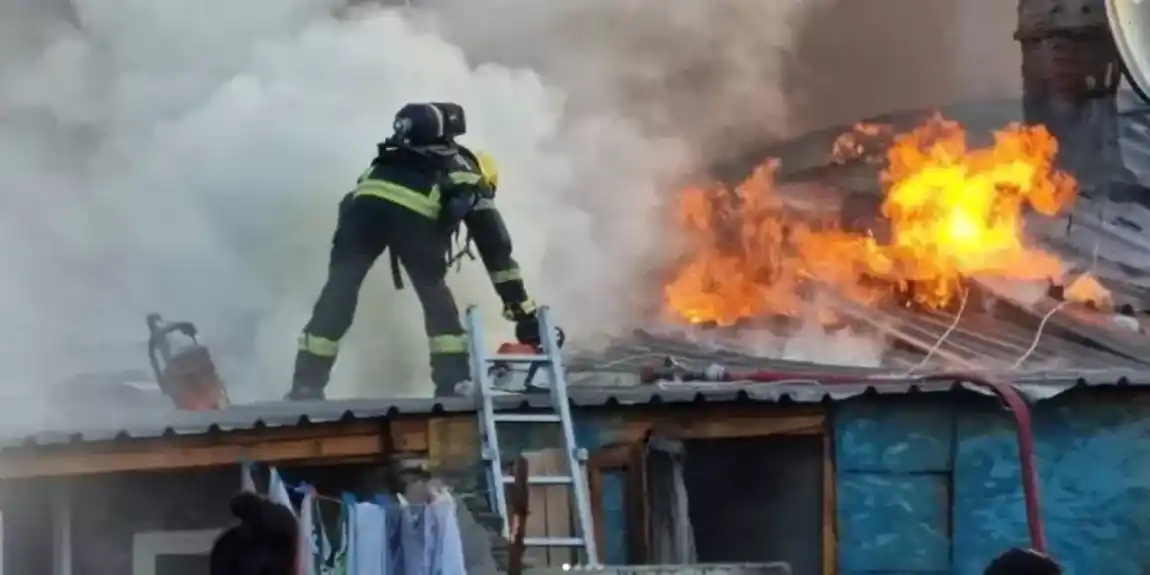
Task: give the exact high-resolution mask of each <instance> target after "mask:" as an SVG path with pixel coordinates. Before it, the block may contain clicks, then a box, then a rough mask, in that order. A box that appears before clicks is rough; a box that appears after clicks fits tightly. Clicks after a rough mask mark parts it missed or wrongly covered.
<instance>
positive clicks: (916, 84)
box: [0, 0, 960, 412]
mask: <svg viewBox="0 0 1150 575" xmlns="http://www.w3.org/2000/svg"><path fill="white" fill-rule="evenodd" d="M335 1H336V0H248V1H245V2H232V1H225V0H196V1H195V2H192V1H189V0H170V1H165V2H155V1H149V0H73V2H72V4H71V5H68V4H66V0H0V259H2V260H3V263H4V264H5V265H4V274H3V276H0V296H3V297H2V298H0V314H2V317H3V318H4V320H5V322H6V328H7V332H8V333H7V335H8V337H6V338H5V343H4V345H3V347H0V361H2V365H0V389H2V390H3V393H4V394H5V395H8V396H11V397H13V398H22V399H17V400H15V401H9V402H8V404H10V405H14V406H18V407H19V408H20V409H21V410H22V411H24V412H27V411H28V409H27V408H29V407H30V402H32V401H33V400H32V399H30V398H31V397H32V396H35V395H36V394H37V393H38V390H40V389H41V388H42V387H43V386H45V385H47V384H49V383H51V382H53V381H56V380H59V379H60V378H64V377H67V376H70V375H73V374H76V373H83V372H98V371H102V370H121V369H125V368H127V367H143V366H145V365H146V364H145V357H144V347H143V341H144V338H145V336H146V333H145V328H144V323H143V318H144V315H145V313H147V312H150V311H158V312H160V313H163V314H164V315H165V316H168V317H169V318H173V319H190V320H193V321H195V322H196V323H197V324H198V325H199V326H200V328H201V330H202V331H203V332H204V334H205V336H206V337H207V338H208V342H209V344H210V345H211V347H212V350H213V353H214V354H215V355H216V356H217V359H218V361H219V363H220V364H221V368H222V370H223V372H224V375H225V376H226V378H227V379H228V381H229V384H230V385H231V387H232V392H233V395H234V396H235V398H236V399H238V400H251V399H270V398H274V397H276V396H278V395H280V394H281V393H282V392H283V391H285V390H286V387H287V385H288V380H289V376H290V370H291V359H292V356H293V354H294V340H295V337H296V334H297V333H298V332H299V330H300V329H301V327H302V326H303V324H304V322H305V321H306V318H307V316H308V314H309V312H310V308H311V305H312V303H313V301H314V298H315V297H316V295H317V294H318V291H319V288H320V285H321V283H322V281H323V277H324V273H325V268H326V259H327V249H328V242H329V239H330V234H331V232H332V227H333V225H334V220H335V209H336V203H337V202H338V200H339V198H340V197H341V196H342V194H343V193H344V192H346V191H347V189H348V187H349V186H350V185H351V183H352V179H353V178H354V176H355V175H356V174H358V172H359V171H360V170H361V169H362V168H363V167H364V166H365V164H366V162H368V160H369V159H370V157H371V155H372V153H373V150H374V148H373V146H374V144H375V143H376V142H377V141H379V140H380V139H381V138H383V137H384V136H385V135H386V133H387V131H388V130H389V128H390V124H391V121H390V120H391V116H392V114H393V113H394V111H395V109H396V108H397V107H398V106H400V105H401V104H403V103H404V102H407V101H419V100H430V99H436V100H450V101H457V102H459V103H461V104H463V105H464V106H465V107H466V108H467V110H468V116H469V123H470V128H471V133H470V134H469V135H468V136H467V137H465V141H466V142H467V143H469V144H472V145H474V146H477V147H482V148H485V149H487V150H489V151H491V152H492V153H493V154H494V155H495V156H496V158H498V159H499V161H500V163H501V168H502V174H503V182H504V183H503V185H502V188H501V190H500V198H499V200H498V202H499V204H500V206H501V208H502V210H503V212H504V215H505V217H506V219H507V222H508V225H509V227H510V230H511V233H512V235H513V237H514V239H515V245H516V256H517V259H518V260H519V261H520V263H521V266H522V268H523V271H524V274H525V275H526V278H527V281H528V287H529V289H530V290H531V291H532V292H533V294H534V295H535V296H536V298H537V299H539V300H542V301H544V302H547V303H551V304H553V305H554V306H555V308H556V310H557V312H558V313H559V319H560V321H561V322H562V323H563V324H564V325H565V327H567V328H568V329H567V330H568V332H569V334H570V335H571V336H572V338H573V343H574V344H575V345H581V346H584V347H587V346H594V345H595V344H596V343H597V342H601V341H605V340H604V339H602V338H601V337H600V336H604V335H617V334H622V333H625V332H626V331H628V330H630V329H631V328H633V327H634V326H636V325H637V324H638V322H639V320H640V319H641V318H643V317H644V314H645V313H646V312H647V311H649V309H650V308H651V307H652V306H653V305H655V306H657V303H658V301H657V300H658V295H657V294H658V291H657V289H654V288H653V287H652V286H651V285H649V284H648V283H646V282H648V281H651V279H650V277H649V273H650V272H651V271H653V270H657V269H658V268H659V265H660V263H662V262H661V258H663V257H664V256H666V255H667V254H668V253H673V250H668V249H667V247H666V244H667V242H668V240H669V238H667V237H666V236H665V232H664V231H663V230H664V227H663V225H662V224H663V222H665V217H664V214H663V213H662V212H661V211H660V209H661V204H660V190H665V189H673V186H670V185H668V182H669V181H671V180H672V179H673V178H675V177H676V176H678V175H680V174H684V173H688V174H690V173H697V171H698V170H699V169H700V164H705V163H706V162H711V161H714V160H716V159H724V158H726V157H728V156H730V155H731V154H732V152H737V151H740V150H743V149H744V148H746V147H747V146H749V145H751V144H754V143H756V142H759V141H764V140H765V141H770V140H772V139H774V138H777V137H779V136H781V135H794V134H796V133H797V132H801V131H802V130H805V129H808V128H810V127H812V126H816V125H825V124H826V122H828V121H832V120H834V121H838V120H840V119H841V120H843V121H845V120H847V119H850V118H853V117H855V116H856V115H857V114H862V113H875V112H882V111H888V110H890V109H896V108H899V107H903V106H904V105H909V104H914V105H916V106H919V105H927V104H929V102H928V101H929V100H932V99H935V100H937V99H938V98H940V96H937V93H938V92H939V91H940V90H942V88H940V86H942V84H941V83H940V82H939V81H938V78H936V77H934V76H938V75H942V76H947V75H948V72H947V70H948V69H950V67H951V65H950V64H945V65H942V66H940V65H939V62H938V60H939V58H935V59H934V61H933V62H926V59H925V58H924V57H921V55H922V54H924V53H925V52H924V49H923V46H924V43H930V42H934V43H935V44H939V45H941V43H944V42H943V40H942V39H941V36H938V35H937V34H927V35H926V36H924V37H923V38H918V39H916V40H915V42H914V43H913V44H914V46H915V48H908V47H907V46H906V45H905V43H903V44H899V43H897V42H885V41H879V40H875V39H874V38H884V37H886V36H887V35H883V34H881V33H879V34H876V33H875V29H876V26H878V24H882V25H884V26H886V27H887V28H888V29H889V28H898V29H905V26H904V24H902V23H903V22H905V21H906V19H905V18H902V17H900V16H899V15H900V14H902V13H903V11H905V10H906V9H907V7H908V6H919V5H920V4H922V2H921V1H920V0H889V1H885V2H883V3H882V6H883V7H882V9H881V10H880V9H878V8H874V9H868V10H870V12H868V14H869V16H868V18H869V19H868V21H869V22H870V23H871V24H872V25H870V26H864V28H867V29H866V30H865V31H864V32H865V34H862V33H860V34H855V35H852V36H850V37H849V38H850V41H849V42H848V41H847V40H845V39H844V38H845V36H843V33H842V31H841V30H840V29H835V28H834V27H829V26H828V25H827V23H828V22H840V21H841V22H840V23H841V24H843V25H845V24H846V23H848V22H852V21H853V19H852V17H850V16H849V14H848V17H839V16H835V14H840V13H843V10H846V12H847V13H850V14H853V12H850V8H849V7H850V6H856V5H857V2H851V1H850V0H820V1H817V2H810V1H808V0H789V1H787V2H761V1H758V0H747V1H740V0H723V1H719V0H715V1H714V2H708V3H705V4H706V8H704V7H703V5H702V4H699V3H697V2H690V1H688V0H678V1H670V0H666V1H663V0H661V1H646V0H643V1H629V2H620V1H614V0H610V1H608V0H596V1H594V2H592V1H588V2H581V3H563V2H559V3H541V2H535V1H531V0H487V1H485V2H483V3H477V2H458V1H454V0H440V1H439V2H438V3H439V4H442V6H439V7H438V8H439V9H438V11H437V13H436V14H434V15H430V16H429V15H426V14H424V15H419V16H418V17H415V16H413V15H412V14H411V13H405V12H401V11H398V10H396V9H384V8H378V7H375V8H372V7H361V8H359V9H357V10H346V9H344V8H343V7H337V6H334V5H333V4H332V2H335ZM951 3H952V4H955V5H958V4H960V3H958V2H951ZM935 4H939V3H938V2H935V3H932V4H931V5H932V6H935ZM943 4H946V2H943ZM941 5H942V4H939V6H941ZM936 8H937V9H936ZM836 10H837V12H836ZM924 10H926V9H925V8H924ZM930 10H933V12H930V14H926V16H931V18H932V20H931V22H936V23H945V22H947V21H949V20H950V19H951V16H952V14H951V12H948V11H947V10H946V9H943V8H938V7H934V8H931V9H930ZM336 13H339V14H341V15H340V16H339V17H337V16H335V15H334V14H336ZM884 14H885V16H884ZM948 14H950V15H948ZM924 17H925V16H924ZM916 21H917V20H916ZM912 28H913V27H912ZM918 28H923V27H922V26H919V27H918ZM923 29H926V28H923ZM445 38H450V41H448V40H445ZM936 39H937V40H936ZM871 45H874V46H878V48H876V49H874V50H870V51H867V50H862V49H860V48H865V47H866V46H871ZM932 45H933V44H932ZM465 51H466V55H465ZM945 51H946V50H945V49H939V50H934V52H938V53H939V54H943V53H945ZM934 52H932V53H934ZM894 53H897V54H903V55H907V54H914V55H915V57H916V58H917V60H921V61H922V62H923V63H922V64H921V65H919V66H917V67H914V68H913V69H911V68H910V67H909V66H906V67H904V66H901V65H900V66H894V65H891V64H890V62H889V60H890V55H891V54H894ZM859 54H869V57H867V58H863V59H862V60H859V59H858V58H857V57H856V55H859ZM948 57H949V56H948ZM492 62H497V63H492ZM878 69H882V70H885V72H884V74H885V75H884V76H883V78H882V81H868V80H867V76H866V74H869V73H870V71H872V70H878ZM903 69H906V70H911V71H908V72H906V73H904V74H903V76H905V78H903V80H906V79H909V80H910V81H911V82H910V83H911V84H913V85H906V84H907V83H906V82H903V83H901V84H900V83H899V82H898V81H897V80H898V79H899V78H900V77H896V76H897V75H898V74H897V73H898V71H899V70H903ZM928 71H929V72H930V74H934V76H929V77H928V73H927V72H928ZM872 80H873V78H872ZM948 85H951V84H948ZM860 92H865V93H866V95H867V97H866V98H865V99H863V100H861V103H858V104H857V105H856V104H853V103H852V102H854V101H855V100H856V99H858V98H859V97H860V96H859V94H860ZM920 92H929V95H924V96H922V97H921V98H903V99H898V98H894V99H893V100H890V98H892V97H894V96H895V95H899V94H902V95H905V94H910V93H920ZM832 100H833V101H834V102H837V104H835V105H834V106H830V105H829V104H827V103H826V102H829V101H832ZM904 100H905V101H904ZM888 101H889V102H893V103H891V104H890V105H889V106H886V105H885V103H887V102H888ZM939 103H942V102H939ZM828 107H833V108H834V110H833V111H834V113H833V114H830V115H827V114H824V110H825V109H826V108H828ZM796 110H797V111H796ZM684 142H689V143H691V144H693V146H692V147H684V146H683V143H684ZM819 153H823V152H822V151H820V152H819ZM384 263H385V262H384ZM381 270H382V271H381ZM654 281H656V284H657V278H656V279H655V280H654ZM450 282H451V283H452V285H453V286H454V287H455V288H456V294H457V298H458V300H459V303H460V306H461V307H463V306H466V305H467V304H470V303H479V304H481V306H482V309H483V310H484V313H485V316H486V318H487V319H488V321H487V322H486V325H487V327H488V328H489V330H490V331H491V334H489V336H490V337H489V338H488V339H489V340H493V339H495V338H500V337H506V335H507V329H506V326H505V325H504V324H503V323H502V322H501V320H499V319H496V317H497V315H498V311H499V305H498V302H497V301H496V300H495V298H494V296H493V293H492V290H491V288H490V286H489V285H488V283H487V279H486V277H485V274H484V273H483V270H482V266H481V265H480V264H478V263H471V264H469V265H467V266H465V271H464V272H463V273H462V274H460V275H452V277H451V278H450ZM360 302H361V309H360V311H359V313H358V314H357V318H356V325H355V327H353V329H352V332H351V334H350V335H349V337H348V338H347V339H346V340H345V344H346V347H345V351H344V353H343V356H342V357H341V360H340V362H339V365H338V366H337V368H336V374H335V385H334V389H333V390H332V391H333V393H334V394H336V395H382V394H396V393H419V394H422V393H426V392H427V391H428V385H427V383H426V375H427V373H426V366H425V364H426V359H425V352H426V344H425V343H424V339H423V333H422V332H423V330H422V323H423V322H422V319H421V316H420V311H419V308H418V305H417V302H416V300H415V296H414V294H413V293H412V292H411V290H410V289H408V290H405V291H403V292H399V293H396V292H395V291H394V290H393V289H392V287H391V285H390V277H389V274H388V273H387V266H386V265H377V269H376V271H375V272H374V273H373V274H372V275H371V276H370V277H369V280H368V283H367V284H366V285H365V286H364V289H363V291H362V293H361V300H360ZM489 343H493V342H489Z"/></svg>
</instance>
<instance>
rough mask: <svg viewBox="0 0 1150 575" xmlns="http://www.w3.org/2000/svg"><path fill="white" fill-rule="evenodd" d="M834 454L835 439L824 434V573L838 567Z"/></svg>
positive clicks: (825, 574)
mask: <svg viewBox="0 0 1150 575" xmlns="http://www.w3.org/2000/svg"><path fill="white" fill-rule="evenodd" d="M834 455H835V445H834V440H833V439H832V438H831V434H830V433H827V434H825V435H823V514H822V515H823V545H822V547H823V550H822V551H823V575H835V572H836V570H837V568H838V537H837V535H836V529H835V519H836V517H838V513H836V505H837V502H836V498H835V457H834Z"/></svg>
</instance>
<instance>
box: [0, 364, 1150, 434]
mask: <svg viewBox="0 0 1150 575" xmlns="http://www.w3.org/2000/svg"><path fill="white" fill-rule="evenodd" d="M758 367H760V368H762V369H770V370H787V369H798V373H801V372H803V371H804V369H805V370H807V371H808V373H814V372H813V370H814V368H816V367H821V368H822V371H821V373H824V374H827V372H828V368H827V367H826V366H812V365H810V364H807V365H806V366H805V368H804V366H803V365H802V364H793V363H792V362H782V361H773V362H766V363H764V362H761V361H760V362H759V364H758ZM831 371H832V372H833V373H832V374H837V375H839V376H842V375H847V374H850V373H852V371H851V370H850V368H838V369H832V370H831ZM854 373H856V374H857V375H858V376H859V381H858V383H835V384H825V385H824V384H818V383H814V382H804V381H801V380H798V381H794V382H789V383H788V382H782V383H751V382H723V383H691V382H663V383H659V384H650V385H634V384H631V385H626V384H622V385H621V384H620V383H619V382H615V383H609V384H606V385H604V384H603V383H604V382H603V379H602V378H606V379H611V378H613V377H619V376H620V374H610V373H604V374H595V375H592V374H587V373H584V374H582V376H577V377H573V378H572V379H573V381H576V382H578V381H581V382H582V383H575V384H573V389H572V391H571V401H572V403H573V404H574V405H575V406H577V407H582V408H588V409H592V408H602V407H619V406H644V405H669V404H685V403H700V402H704V403H725V402H757V403H782V404H787V403H796V404H803V403H821V402H824V401H840V400H845V399H849V398H852V397H857V396H860V395H863V394H868V393H869V394H876V395H904V394H914V393H937V392H946V391H951V390H953V389H955V388H957V387H963V384H961V383H960V382H956V381H911V380H906V379H901V380H900V379H872V378H875V377H878V376H877V372H876V370H860V371H857V372H854ZM1016 385H1017V386H1018V388H1019V389H1021V390H1022V391H1023V392H1024V393H1025V394H1027V395H1028V396H1029V397H1031V398H1032V399H1035V400H1040V399H1045V398H1048V397H1051V396H1053V395H1057V394H1058V393H1061V392H1063V391H1066V390H1067V389H1070V388H1072V387H1075V386H1111V385H1121V386H1134V385H1150V368H1148V369H1143V370H1131V369H1099V370H1079V371H1065V372H1062V373H1058V374H1055V373H1044V374H1032V375H1027V376H1025V377H1022V378H1020V379H1018V380H1016ZM967 389H973V388H969V387H967ZM548 401H549V400H548V398H547V396H546V395H541V394H534V395H532V394H522V395H501V396H498V397H497V398H496V399H495V405H496V407H497V408H499V409H530V408H542V407H546V406H547V405H548ZM475 410H476V406H475V402H474V401H473V400H471V399H466V398H448V399H437V398H406V399H355V400H333V401H322V402H273V403H258V404H250V405H237V406H233V407H231V408H228V409H225V410H221V411H216V412H184V411H175V410H167V409H165V410H148V411H133V412H131V413H130V414H128V413H121V414H118V416H117V415H115V414H109V415H108V418H107V419H106V420H104V421H102V422H101V421H91V422H85V423H79V424H76V425H75V426H74V427H73V428H70V429H58V428H54V429H49V430H43V431H31V432H30V431H27V430H25V431H20V432H10V433H7V434H3V433H0V449H8V448H13V447H38V446H52V445H61V444H68V443H80V442H95V441H111V440H124V439H147V438H161V437H179V436H194V435H205V434H212V433H221V432H228V431H243V430H258V429H266V428H277V427H293V426H297V425H309V424H322V423H332V422H339V421H354V420H365V419H374V418H382V417H388V416H391V417H394V416H398V415H426V414H435V413H459V412H473V411H475ZM127 418H130V419H131V420H132V421H133V423H132V424H131V425H124V424H123V423H122V422H123V421H124V420H125V419H127Z"/></svg>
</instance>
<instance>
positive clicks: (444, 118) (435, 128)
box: [392, 102, 467, 148]
mask: <svg viewBox="0 0 1150 575" xmlns="http://www.w3.org/2000/svg"><path fill="white" fill-rule="evenodd" d="M392 129H393V130H394V134H392V139H393V140H394V141H395V142H397V143H400V144H404V145H407V146H411V147H415V148H420V147H427V146H439V145H445V144H450V143H452V142H453V141H454V140H455V138H456V137H457V136H462V135H463V134H466V133H467V116H466V115H465V114H464V112H463V106H460V105H459V104H454V103H451V102H428V103H413V104H405V105H404V106H403V107H402V108H400V109H399V111H398V112H396V113H395V121H394V122H393V124H392Z"/></svg>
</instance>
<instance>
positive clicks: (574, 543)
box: [523, 537, 583, 547]
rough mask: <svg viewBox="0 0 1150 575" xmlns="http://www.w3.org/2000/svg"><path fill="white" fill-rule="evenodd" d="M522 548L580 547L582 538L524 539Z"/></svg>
mask: <svg viewBox="0 0 1150 575" xmlns="http://www.w3.org/2000/svg"><path fill="white" fill-rule="evenodd" d="M523 546H524V547H582V546H583V538H582V537H524V538H523Z"/></svg>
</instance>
